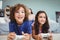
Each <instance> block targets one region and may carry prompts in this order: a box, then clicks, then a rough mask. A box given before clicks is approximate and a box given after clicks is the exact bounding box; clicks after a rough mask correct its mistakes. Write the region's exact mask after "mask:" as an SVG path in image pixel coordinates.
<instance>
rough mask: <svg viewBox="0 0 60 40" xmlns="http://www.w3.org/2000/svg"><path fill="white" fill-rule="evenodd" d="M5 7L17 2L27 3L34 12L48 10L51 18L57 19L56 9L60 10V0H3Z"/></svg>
mask: <svg viewBox="0 0 60 40" xmlns="http://www.w3.org/2000/svg"><path fill="white" fill-rule="evenodd" d="M2 1H3V6H2V8H3V9H4V8H5V7H6V5H10V6H12V5H14V4H17V3H22V4H25V5H26V6H27V7H29V8H32V10H33V12H34V14H36V12H37V11H38V10H44V11H46V13H47V15H48V16H49V18H51V19H52V20H55V21H56V15H55V12H56V11H60V0H2Z"/></svg>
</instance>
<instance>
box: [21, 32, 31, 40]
mask: <svg viewBox="0 0 60 40" xmlns="http://www.w3.org/2000/svg"><path fill="white" fill-rule="evenodd" d="M22 34H23V35H24V36H25V37H24V38H23V40H29V39H30V37H29V34H28V33H24V32H23V33H22Z"/></svg>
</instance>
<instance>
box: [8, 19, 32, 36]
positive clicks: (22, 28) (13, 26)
mask: <svg viewBox="0 0 60 40" xmlns="http://www.w3.org/2000/svg"><path fill="white" fill-rule="evenodd" d="M30 22H31V21H28V20H27V21H24V22H23V23H22V25H19V26H18V25H17V23H16V22H10V23H9V31H10V32H15V33H16V34H17V35H22V32H24V33H28V34H31V33H32V25H31V23H30Z"/></svg>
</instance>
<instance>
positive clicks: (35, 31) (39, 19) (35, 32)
mask: <svg viewBox="0 0 60 40" xmlns="http://www.w3.org/2000/svg"><path fill="white" fill-rule="evenodd" d="M48 32H49V24H48V18H47V14H46V13H45V12H44V11H38V12H37V14H36V17H35V23H34V26H33V28H32V37H33V38H34V39H35V40H42V35H41V33H48ZM48 39H49V40H52V37H51V35H50V36H49V38H48Z"/></svg>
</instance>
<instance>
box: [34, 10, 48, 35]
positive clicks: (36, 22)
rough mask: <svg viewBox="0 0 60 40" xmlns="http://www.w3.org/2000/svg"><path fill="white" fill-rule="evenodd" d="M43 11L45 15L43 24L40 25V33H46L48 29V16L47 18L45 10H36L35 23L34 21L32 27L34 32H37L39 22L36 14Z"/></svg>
mask: <svg viewBox="0 0 60 40" xmlns="http://www.w3.org/2000/svg"><path fill="white" fill-rule="evenodd" d="M41 13H44V14H45V15H46V22H45V24H43V26H42V33H48V29H49V23H48V18H47V14H46V12H45V11H38V12H37V14H36V16H35V23H34V29H35V34H36V35H37V34H39V25H40V24H39V22H38V15H39V14H41Z"/></svg>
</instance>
